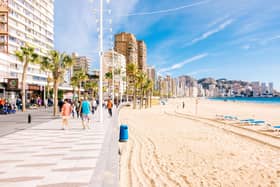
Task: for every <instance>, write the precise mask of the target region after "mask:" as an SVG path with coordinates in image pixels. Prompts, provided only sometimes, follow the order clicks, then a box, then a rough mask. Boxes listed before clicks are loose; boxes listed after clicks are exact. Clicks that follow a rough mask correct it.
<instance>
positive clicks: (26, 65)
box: [21, 62, 28, 112]
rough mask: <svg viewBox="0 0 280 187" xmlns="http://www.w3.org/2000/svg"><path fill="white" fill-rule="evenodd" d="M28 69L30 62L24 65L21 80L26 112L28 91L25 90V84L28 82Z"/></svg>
mask: <svg viewBox="0 0 280 187" xmlns="http://www.w3.org/2000/svg"><path fill="white" fill-rule="evenodd" d="M27 67H28V62H25V63H24V65H23V71H22V78H21V89H22V90H21V101H22V111H23V112H25V111H26V90H25V86H26V84H25V82H26V71H27Z"/></svg>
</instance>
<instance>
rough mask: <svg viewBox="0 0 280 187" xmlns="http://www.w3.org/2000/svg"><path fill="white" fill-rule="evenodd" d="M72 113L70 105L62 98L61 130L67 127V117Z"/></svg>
mask: <svg viewBox="0 0 280 187" xmlns="http://www.w3.org/2000/svg"><path fill="white" fill-rule="evenodd" d="M71 113H72V107H71V105H70V104H69V103H68V102H67V99H65V100H64V104H63V105H62V108H61V116H62V130H64V129H65V128H66V127H67V128H68V129H69V124H68V119H69V117H70V115H71Z"/></svg>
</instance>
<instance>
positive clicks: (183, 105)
mask: <svg viewBox="0 0 280 187" xmlns="http://www.w3.org/2000/svg"><path fill="white" fill-rule="evenodd" d="M182 107H183V109H184V108H185V102H184V101H183V104H182Z"/></svg>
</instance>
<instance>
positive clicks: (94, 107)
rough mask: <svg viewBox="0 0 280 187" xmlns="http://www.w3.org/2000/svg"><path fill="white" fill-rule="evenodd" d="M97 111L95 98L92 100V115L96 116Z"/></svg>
mask: <svg viewBox="0 0 280 187" xmlns="http://www.w3.org/2000/svg"><path fill="white" fill-rule="evenodd" d="M96 110H97V102H96V100H95V98H93V100H92V114H94V112H95V111H96Z"/></svg>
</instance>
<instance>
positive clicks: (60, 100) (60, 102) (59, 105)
mask: <svg viewBox="0 0 280 187" xmlns="http://www.w3.org/2000/svg"><path fill="white" fill-rule="evenodd" d="M63 104H64V102H63V100H62V99H59V101H58V107H59V112H61V109H62V106H63Z"/></svg>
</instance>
